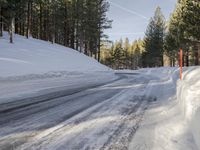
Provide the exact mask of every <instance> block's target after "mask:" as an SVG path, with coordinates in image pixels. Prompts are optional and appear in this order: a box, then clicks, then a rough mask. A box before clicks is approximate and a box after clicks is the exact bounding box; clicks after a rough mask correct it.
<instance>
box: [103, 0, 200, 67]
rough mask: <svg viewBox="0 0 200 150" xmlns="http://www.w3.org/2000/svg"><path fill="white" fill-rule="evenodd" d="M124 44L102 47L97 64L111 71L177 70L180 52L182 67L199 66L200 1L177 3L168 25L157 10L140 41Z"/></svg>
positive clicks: (125, 42) (115, 43) (121, 42)
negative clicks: (99, 62) (173, 68)
mask: <svg viewBox="0 0 200 150" xmlns="http://www.w3.org/2000/svg"><path fill="white" fill-rule="evenodd" d="M128 41H129V40H128V39H125V40H124V42H123V40H122V39H121V40H119V41H116V42H114V43H113V44H111V46H105V47H103V48H102V53H103V56H102V59H101V62H102V63H104V64H106V65H108V66H110V67H112V68H114V69H137V68H142V67H161V66H177V65H179V50H180V49H181V48H182V49H183V66H193V65H200V1H199V0H178V1H177V4H176V7H175V10H174V11H173V12H172V14H171V16H170V19H169V20H168V21H166V20H165V18H164V16H163V14H162V11H161V8H160V7H158V8H157V9H156V11H155V14H154V16H153V17H152V18H151V19H150V21H149V25H148V26H147V29H146V32H145V37H144V39H142V40H141V39H139V40H136V41H135V42H133V44H127V43H128Z"/></svg>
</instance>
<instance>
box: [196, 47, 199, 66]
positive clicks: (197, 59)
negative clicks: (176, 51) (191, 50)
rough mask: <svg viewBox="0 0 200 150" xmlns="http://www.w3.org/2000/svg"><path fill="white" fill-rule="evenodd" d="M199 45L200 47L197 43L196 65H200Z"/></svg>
mask: <svg viewBox="0 0 200 150" xmlns="http://www.w3.org/2000/svg"><path fill="white" fill-rule="evenodd" d="M198 47H199V46H198V45H196V48H195V65H196V66H198V65H199V58H198V57H199V53H198V51H199V50H198V49H199V48H198Z"/></svg>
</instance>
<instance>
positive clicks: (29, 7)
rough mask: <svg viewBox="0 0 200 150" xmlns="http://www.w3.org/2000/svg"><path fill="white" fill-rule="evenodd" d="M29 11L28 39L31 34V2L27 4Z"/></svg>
mask: <svg viewBox="0 0 200 150" xmlns="http://www.w3.org/2000/svg"><path fill="white" fill-rule="evenodd" d="M27 6H28V11H27V29H26V38H27V39H28V38H29V36H30V34H31V7H32V4H31V1H30V0H29V1H28V2H27Z"/></svg>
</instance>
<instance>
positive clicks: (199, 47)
mask: <svg viewBox="0 0 200 150" xmlns="http://www.w3.org/2000/svg"><path fill="white" fill-rule="evenodd" d="M197 47H198V52H197V53H198V65H199V64H200V43H198V46H197Z"/></svg>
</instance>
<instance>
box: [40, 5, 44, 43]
mask: <svg viewBox="0 0 200 150" xmlns="http://www.w3.org/2000/svg"><path fill="white" fill-rule="evenodd" d="M39 17H40V18H39V20H40V25H39V26H40V31H39V33H40V34H39V35H40V37H39V38H40V39H43V36H42V33H43V31H42V4H41V3H40V15H39Z"/></svg>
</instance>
